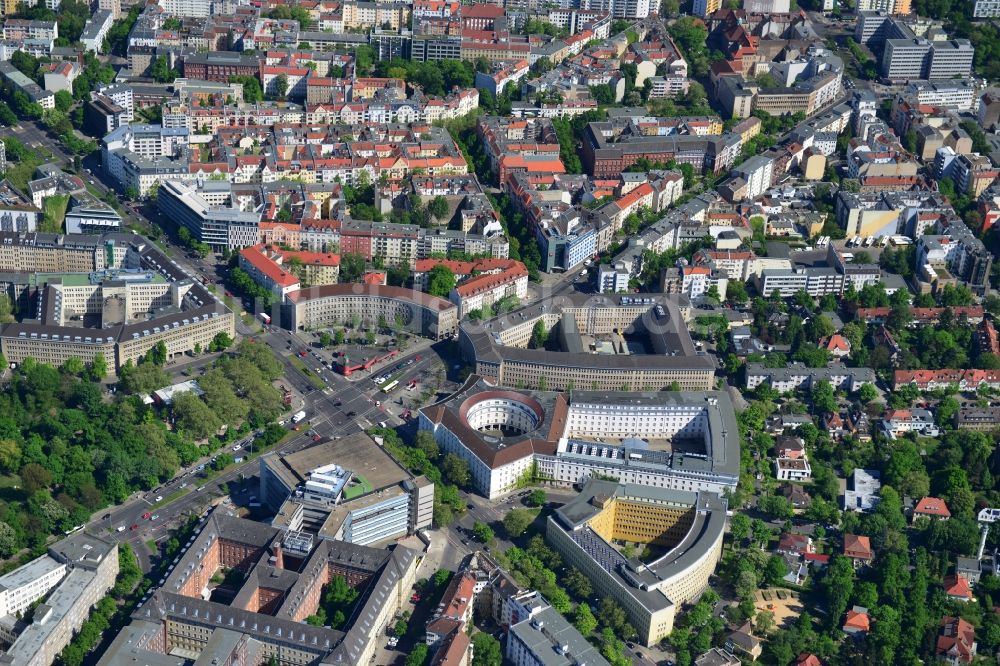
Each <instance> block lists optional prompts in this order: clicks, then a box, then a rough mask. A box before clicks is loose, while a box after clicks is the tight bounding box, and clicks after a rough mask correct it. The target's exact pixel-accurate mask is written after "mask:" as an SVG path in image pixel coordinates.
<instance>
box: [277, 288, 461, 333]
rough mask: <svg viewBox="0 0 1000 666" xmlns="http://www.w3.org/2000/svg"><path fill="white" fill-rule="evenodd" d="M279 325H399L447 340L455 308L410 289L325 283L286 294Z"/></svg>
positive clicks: (452, 330) (454, 325) (455, 326)
mask: <svg viewBox="0 0 1000 666" xmlns="http://www.w3.org/2000/svg"><path fill="white" fill-rule="evenodd" d="M285 298H286V302H285V303H284V304H283V306H282V307H283V308H284V311H283V314H282V318H283V323H284V325H285V326H286V327H287V328H291V329H293V330H302V331H305V330H310V329H314V328H323V327H329V326H342V325H344V324H350V322H351V321H352V320H353V319H355V318H357V319H359V320H360V321H361V322H362V323H363V324H364V325H367V326H377V325H379V322H384V325H389V326H391V325H393V324H396V323H398V324H400V325H401V326H402V327H403V328H405V329H407V330H409V331H412V332H413V333H416V334H418V335H422V336H424V337H428V338H432V339H441V338H446V337H450V336H452V335H454V334H455V332H456V331H457V330H458V308H456V307H455V305H454V304H453V303H451V302H450V301H447V300H445V299H443V298H437V297H435V296H430V295H428V294H424V293H422V292H419V291H415V290H413V289H404V288H402V287H387V286H382V285H368V284H328V285H323V286H319V287H310V288H308V289H300V290H298V291H293V292H291V293H289V294H287V295H286V297H285Z"/></svg>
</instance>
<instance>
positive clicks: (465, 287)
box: [455, 262, 528, 298]
mask: <svg viewBox="0 0 1000 666" xmlns="http://www.w3.org/2000/svg"><path fill="white" fill-rule="evenodd" d="M517 264H518V265H517V266H514V267H513V268H511V269H509V270H506V271H503V272H502V273H486V274H485V275H480V276H478V277H474V278H471V279H469V280H467V281H465V282H463V283H462V284H460V285H458V286H457V287H455V292H456V293H457V294H458V295H459V297H460V298H468V297H469V296H473V295H475V294H481V293H483V292H484V291H490V290H491V289H496V288H497V287H499V286H501V285H505V284H509V283H511V282H515V281H517V280H520V279H521V278H526V277H528V269H527V268H525V266H524V264H522V263H521V262H517Z"/></svg>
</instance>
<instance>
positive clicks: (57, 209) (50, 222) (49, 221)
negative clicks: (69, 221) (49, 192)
mask: <svg viewBox="0 0 1000 666" xmlns="http://www.w3.org/2000/svg"><path fill="white" fill-rule="evenodd" d="M44 206H45V208H44V214H43V216H42V224H41V225H40V226H39V228H38V230H39V231H43V232H45V233H50V234H58V233H61V232H62V230H63V220H65V219H66V209H67V208H69V196H68V195H65V194H56V195H54V196H51V197H47V198H46V199H45V204H44Z"/></svg>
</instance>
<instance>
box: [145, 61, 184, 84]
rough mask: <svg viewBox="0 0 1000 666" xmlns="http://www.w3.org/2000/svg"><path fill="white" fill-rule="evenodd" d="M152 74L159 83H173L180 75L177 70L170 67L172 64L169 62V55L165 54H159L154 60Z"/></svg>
mask: <svg viewBox="0 0 1000 666" xmlns="http://www.w3.org/2000/svg"><path fill="white" fill-rule="evenodd" d="M150 75H151V76H152V77H153V79H154V80H155V81H156V82H157V83H171V82H173V80H174V79H176V78H177V77H178V76H179V75H178V73H177V72H176V71H175V70H173V69H171V68H170V65H169V64H168V63H167V56H163V55H161V56H157V58H156V59H155V60H154V61H153V65H152V69H151V70H150Z"/></svg>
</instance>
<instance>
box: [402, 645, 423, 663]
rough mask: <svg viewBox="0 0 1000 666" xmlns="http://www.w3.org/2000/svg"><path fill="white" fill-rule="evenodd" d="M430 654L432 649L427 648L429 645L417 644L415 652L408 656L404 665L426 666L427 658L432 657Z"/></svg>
mask: <svg viewBox="0 0 1000 666" xmlns="http://www.w3.org/2000/svg"><path fill="white" fill-rule="evenodd" d="M429 653H430V648H428V647H427V643H417V644H416V646H414V648H413V651H412V652H410V654H408V655H406V660H405V661H404V662H403V664H404V666H424V664H425V663H427V658H428V657H429V656H430V654H429Z"/></svg>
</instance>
